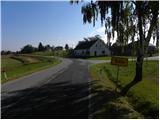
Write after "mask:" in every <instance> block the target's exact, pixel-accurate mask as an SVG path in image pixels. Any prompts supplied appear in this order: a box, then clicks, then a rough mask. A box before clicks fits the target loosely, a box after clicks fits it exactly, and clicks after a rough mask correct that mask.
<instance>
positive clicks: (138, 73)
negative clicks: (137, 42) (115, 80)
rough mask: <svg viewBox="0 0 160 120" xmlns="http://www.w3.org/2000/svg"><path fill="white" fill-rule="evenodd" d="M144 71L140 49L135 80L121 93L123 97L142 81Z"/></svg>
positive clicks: (139, 50)
mask: <svg viewBox="0 0 160 120" xmlns="http://www.w3.org/2000/svg"><path fill="white" fill-rule="evenodd" d="M142 70H143V54H142V51H141V49H138V54H137V61H136V75H135V77H134V80H133V81H131V82H130V83H128V84H127V85H126V86H125V87H124V88H123V89H122V91H121V95H126V94H127V92H128V91H129V89H130V88H131V87H133V86H134V85H135V84H137V83H138V82H140V81H141V80H142Z"/></svg>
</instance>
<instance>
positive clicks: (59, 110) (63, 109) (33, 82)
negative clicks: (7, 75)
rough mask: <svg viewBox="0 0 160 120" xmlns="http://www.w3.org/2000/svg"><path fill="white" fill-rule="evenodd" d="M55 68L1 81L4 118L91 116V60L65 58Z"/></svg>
mask: <svg viewBox="0 0 160 120" xmlns="http://www.w3.org/2000/svg"><path fill="white" fill-rule="evenodd" d="M62 60H63V61H62V63H61V64H60V65H58V66H56V67H55V68H50V69H47V70H43V71H40V72H37V73H34V74H32V75H28V76H26V77H23V78H20V79H17V80H14V81H12V82H8V83H6V84H3V85H2V101H1V104H2V105H1V106H2V107H1V108H2V109H1V112H2V114H1V115H2V118H39V119H40V118H70V119H71V118H89V112H90V111H89V81H90V78H89V73H88V66H89V65H90V63H88V62H82V61H79V60H70V59H62Z"/></svg>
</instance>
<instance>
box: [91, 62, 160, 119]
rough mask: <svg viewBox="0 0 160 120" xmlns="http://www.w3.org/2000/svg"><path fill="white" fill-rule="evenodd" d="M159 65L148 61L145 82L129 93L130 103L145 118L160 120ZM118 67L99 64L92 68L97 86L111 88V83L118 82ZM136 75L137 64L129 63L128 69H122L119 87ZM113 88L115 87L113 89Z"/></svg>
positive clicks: (144, 68) (144, 75)
mask: <svg viewBox="0 0 160 120" xmlns="http://www.w3.org/2000/svg"><path fill="white" fill-rule="evenodd" d="M158 69H159V63H158V61H147V62H144V64H143V80H142V81H141V82H139V83H138V84H137V85H135V86H134V87H132V88H131V89H130V90H129V92H128V93H127V99H128V102H129V103H130V104H131V105H132V106H133V107H134V109H135V110H136V111H138V112H139V113H141V114H142V115H143V116H144V118H158V115H159V86H158V80H159V72H158ZM116 73H117V67H116V66H113V65H110V63H107V64H106V63H104V64H97V65H94V66H92V67H91V75H92V77H93V79H94V80H97V79H100V80H98V83H97V84H101V85H102V86H104V87H105V88H109V87H111V86H110V85H108V84H109V83H111V81H112V83H114V84H115V82H116ZM134 75H135V62H129V65H128V67H120V72H119V83H118V84H119V86H120V89H121V88H122V87H124V86H125V85H126V84H127V83H129V82H131V81H132V80H133V78H134ZM111 88H113V85H112V87H111Z"/></svg>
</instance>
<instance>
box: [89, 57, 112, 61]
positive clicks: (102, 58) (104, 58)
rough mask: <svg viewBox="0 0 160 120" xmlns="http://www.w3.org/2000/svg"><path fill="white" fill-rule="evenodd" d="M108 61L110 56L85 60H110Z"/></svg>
mask: <svg viewBox="0 0 160 120" xmlns="http://www.w3.org/2000/svg"><path fill="white" fill-rule="evenodd" d="M110 59H111V57H110V56H103V57H90V58H86V60H110Z"/></svg>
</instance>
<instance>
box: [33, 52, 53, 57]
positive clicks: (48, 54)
mask: <svg viewBox="0 0 160 120" xmlns="http://www.w3.org/2000/svg"><path fill="white" fill-rule="evenodd" d="M32 54H33V55H43V56H53V55H54V53H53V51H43V52H34V53H32Z"/></svg>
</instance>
